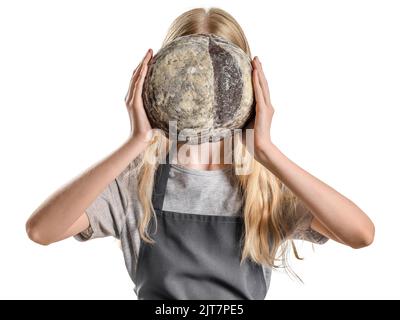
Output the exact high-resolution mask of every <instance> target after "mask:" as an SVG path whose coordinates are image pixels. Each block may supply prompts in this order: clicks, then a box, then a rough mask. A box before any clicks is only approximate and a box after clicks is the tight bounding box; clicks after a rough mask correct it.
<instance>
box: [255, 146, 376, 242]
mask: <svg viewBox="0 0 400 320" xmlns="http://www.w3.org/2000/svg"><path fill="white" fill-rule="evenodd" d="M258 161H259V162H260V163H262V164H263V165H264V166H265V167H266V168H268V169H269V170H270V171H271V172H272V173H273V174H275V175H276V176H277V177H278V178H279V179H280V180H281V181H282V182H283V183H284V184H285V185H286V186H287V187H288V188H289V189H290V190H291V191H292V192H293V193H294V194H295V195H296V196H297V197H298V198H299V199H301V200H302V201H303V202H304V203H305V204H306V205H307V207H308V208H309V209H310V210H311V212H312V214H313V215H314V216H315V217H316V218H317V219H318V220H319V222H320V223H321V224H322V225H323V226H324V227H325V228H326V229H328V230H329V232H331V233H332V234H334V235H335V236H336V237H337V238H339V239H340V240H342V242H343V243H345V244H347V245H350V246H352V247H362V246H364V245H366V244H368V243H370V238H371V234H372V237H373V233H374V225H373V223H372V222H371V220H370V219H369V217H368V216H367V215H366V214H365V213H364V212H363V211H362V210H361V209H360V208H359V207H357V205H355V204H354V203H353V202H352V201H351V200H349V199H348V198H346V197H345V196H343V195H341V194H340V193H339V192H337V191H336V190H334V189H333V188H332V187H330V186H328V185H327V184H325V183H324V182H322V181H321V180H319V179H318V178H316V177H314V176H313V175H311V174H310V173H308V172H307V171H305V170H304V169H302V168H300V167H299V166H298V165H296V164H295V163H294V162H293V161H291V160H290V159H288V158H287V157H286V156H285V155H284V154H283V153H282V152H281V151H280V150H279V149H278V148H277V147H276V146H275V145H273V144H272V143H270V144H268V146H266V147H264V148H263V150H262V151H261V152H260V153H259V156H258Z"/></svg>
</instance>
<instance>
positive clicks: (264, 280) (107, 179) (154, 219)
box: [27, 8, 374, 299]
mask: <svg viewBox="0 0 400 320" xmlns="http://www.w3.org/2000/svg"><path fill="white" fill-rule="evenodd" d="M198 33H213V34H215V35H218V36H221V37H223V38H225V39H226V40H228V41H230V42H232V43H233V44H235V45H237V46H239V47H240V48H242V49H243V50H244V51H245V52H246V53H247V54H248V55H249V56H250V57H251V54H250V49H249V46H248V43H247V40H246V38H245V35H244V33H243V31H242V29H241V27H240V26H239V24H238V23H237V22H236V21H235V19H234V18H233V17H232V16H230V15H229V14H228V13H227V12H225V11H223V10H221V9H215V8H212V9H210V10H204V9H193V10H190V11H188V12H185V13H184V14H182V15H181V16H179V17H178V18H177V19H176V20H175V21H174V22H173V24H172V26H171V27H170V30H169V32H168V34H167V37H166V39H165V41H164V45H166V44H167V43H169V42H171V41H172V40H174V39H175V38H177V37H180V36H184V35H190V34H198ZM151 58H152V51H151V50H149V51H148V52H147V53H146V55H145V57H144V59H143V61H142V62H141V64H140V65H139V66H138V67H137V68H136V70H135V72H134V74H133V76H132V79H131V83H130V86H129V90H128V93H127V95H126V97H125V101H126V105H127V108H128V111H129V116H130V120H131V134H130V136H129V138H128V139H127V140H126V141H125V142H124V143H123V144H122V145H121V146H120V147H119V148H118V149H117V150H116V151H115V152H113V153H112V154H111V155H109V156H108V157H106V158H105V159H104V160H102V161H100V162H99V163H98V164H96V165H94V166H93V167H91V168H90V169H89V170H87V171H86V172H84V173H83V174H82V175H81V176H79V177H78V178H76V179H75V180H73V181H72V182H71V183H69V184H68V185H66V186H65V187H63V188H61V189H60V190H59V191H58V192H56V193H55V194H54V195H52V196H51V197H50V198H49V199H48V200H47V201H45V202H44V203H43V204H42V205H41V206H40V207H39V208H38V209H37V210H36V211H35V212H34V213H33V214H32V216H31V217H30V218H29V220H28V221H27V233H28V235H29V237H30V239H31V240H33V241H35V242H37V243H39V244H43V245H48V244H50V243H53V242H56V241H60V240H62V239H65V238H68V237H71V236H75V238H76V239H78V240H82V241H83V240H88V239H93V238H98V237H105V236H114V237H116V238H118V239H120V240H121V245H122V250H123V254H124V257H125V262H126V267H127V269H128V272H129V274H130V276H131V278H132V280H133V282H134V284H135V288H136V293H137V295H138V298H139V299H264V298H265V295H266V293H267V290H268V287H269V281H270V276H271V269H272V268H273V267H276V266H277V265H278V264H279V265H280V266H283V267H285V268H286V269H287V270H290V269H289V266H288V265H287V262H286V255H287V253H288V252H289V248H290V245H292V247H293V250H294V253H295V255H296V256H297V252H296V249H295V246H294V243H293V241H292V240H293V239H304V240H307V241H311V242H314V243H320V244H322V243H325V242H326V241H327V240H328V239H333V240H335V241H337V242H340V243H342V244H345V245H348V246H350V247H352V248H362V247H365V246H368V245H369V244H371V243H372V241H373V238H374V225H373V223H372V222H371V220H370V219H369V218H368V216H367V215H366V214H365V213H364V212H363V211H362V210H361V209H360V208H358V207H357V206H356V205H355V204H354V203H353V202H352V201H350V200H349V199H347V198H346V197H344V196H343V195H341V194H340V193H338V192H337V191H335V190H334V189H332V188H331V187H330V186H328V185H326V184H325V183H324V182H322V181H320V180H319V179H317V178H316V177H314V176H312V175H311V174H309V173H308V172H306V171H305V170H303V169H302V168H300V167H299V166H298V165H296V164H295V163H293V162H292V161H291V160H290V159H288V158H287V157H286V156H285V155H284V154H283V153H282V152H281V151H280V150H279V148H278V147H277V146H276V145H274V143H273V142H272V141H271V137H270V126H271V121H272V116H273V113H274V109H273V107H272V104H271V101H270V95H269V90H268V84H267V81H266V79H265V76H264V73H263V69H262V65H261V62H260V60H259V59H258V58H257V57H256V58H254V59H253V60H252V65H253V74H252V76H253V78H252V80H253V87H254V93H255V99H256V117H255V120H254V121H253V123H252V125H251V126H252V128H254V150H253V151H254V152H253V151H252V152H251V153H252V154H254V157H253V156H251V155H250V152H248V151H251V150H248V151H246V149H245V148H242V147H243V145H245V141H243V143H242V141H236V142H237V143H236V144H235V148H234V150H233V151H234V152H235V156H234V163H233V165H230V164H226V163H212V161H211V159H212V154H213V153H214V154H215V153H221V152H224V150H225V149H226V148H227V145H226V144H224V141H220V142H214V143H203V144H200V145H190V146H187V145H185V148H186V150H187V151H189V155H188V156H186V158H185V159H182V158H181V157H178V156H177V154H172V156H173V157H172V159H173V161H174V162H176V163H166V164H160V162H161V161H162V160H163V158H162V156H161V155H164V154H165V152H166V151H168V150H169V148H170V142H169V141H168V139H167V138H166V137H165V136H163V135H162V134H161V133H160V132H159V131H155V130H152V128H151V126H150V124H149V121H148V119H147V116H146V113H145V111H144V108H143V101H142V87H143V82H144V78H145V76H146V73H147V68H148V63H149V61H150V60H151ZM183 146H184V145H182V144H180V145H178V154H179V148H182V147H183ZM243 150H244V151H245V152H241V151H243ZM207 151H211V152H209V159H208V160H209V161H208V163H203V162H200V161H199V160H198V159H199V155H200V154H204V152H207ZM168 158H169V157H167V159H168ZM151 159H155V160H156V161H150V160H151ZM240 166H247V167H248V168H250V169H251V170H249V173H248V174H246V175H236V174H235V172H236V169H237V168H238V167H240Z"/></svg>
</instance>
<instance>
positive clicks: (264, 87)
mask: <svg viewBox="0 0 400 320" xmlns="http://www.w3.org/2000/svg"><path fill="white" fill-rule="evenodd" d="M256 62H257V69H258V70H259V79H260V85H261V88H262V91H263V95H264V100H265V102H266V103H267V104H269V102H270V95H269V86H268V82H267V78H266V77H265V74H264V70H263V68H262V65H261V61H260V59H259V58H258V57H256Z"/></svg>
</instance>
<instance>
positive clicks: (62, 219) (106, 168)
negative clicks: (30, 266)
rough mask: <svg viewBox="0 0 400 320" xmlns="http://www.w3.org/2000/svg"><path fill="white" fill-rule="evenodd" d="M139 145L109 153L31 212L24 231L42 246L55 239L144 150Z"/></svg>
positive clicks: (134, 142)
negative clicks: (39, 239) (34, 236)
mask: <svg viewBox="0 0 400 320" xmlns="http://www.w3.org/2000/svg"><path fill="white" fill-rule="evenodd" d="M143 144H144V142H143V141H141V140H137V139H133V138H130V139H128V140H127V141H126V142H125V143H124V144H123V145H122V146H121V147H119V148H118V149H117V150H116V151H114V152H113V153H112V154H110V155H109V156H107V157H106V158H105V159H103V160H102V161H100V162H98V163H97V164H95V165H94V166H92V167H91V168H89V169H87V170H86V171H85V172H83V173H82V174H81V175H79V176H78V177H77V178H75V179H74V180H73V181H71V182H69V183H68V184H66V185H65V186H63V187H62V188H60V189H59V190H58V191H56V192H55V193H54V194H53V195H52V196H50V197H49V198H48V199H47V200H46V201H45V202H44V203H43V204H42V205H41V206H40V207H39V208H38V209H36V210H35V212H34V213H33V214H32V216H31V217H30V219H29V220H28V223H27V228H28V229H29V228H31V229H34V232H35V233H38V234H40V238H41V242H43V243H51V242H53V241H57V240H59V238H60V236H61V235H62V234H64V233H65V231H66V230H67V229H68V228H70V227H71V225H72V224H73V223H74V222H75V221H77V220H78V219H79V218H80V216H81V215H82V214H83V213H84V211H85V210H86V208H87V207H89V206H90V204H91V203H92V202H93V201H94V200H95V199H96V197H97V196H98V195H99V194H100V193H101V192H102V191H103V190H104V189H105V188H106V187H107V185H108V184H109V183H111V182H112V180H113V179H115V178H116V177H117V176H118V175H119V174H120V173H121V172H122V171H123V170H124V169H125V168H126V167H127V166H128V165H129V163H130V162H131V161H133V160H134V159H135V158H136V157H137V156H138V155H139V153H140V152H141V151H142V150H143V149H144V147H145V145H143ZM30 231H31V232H32V230H30ZM28 232H29V230H28Z"/></svg>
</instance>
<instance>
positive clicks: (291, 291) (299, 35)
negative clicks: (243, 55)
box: [0, 0, 400, 299]
mask: <svg viewBox="0 0 400 320" xmlns="http://www.w3.org/2000/svg"><path fill="white" fill-rule="evenodd" d="M198 6H206V7H208V6H217V7H221V8H223V9H225V10H227V11H228V12H230V13H231V14H232V15H233V16H234V17H236V19H237V20H238V21H239V23H241V25H242V27H243V28H244V30H245V32H246V34H247V36H248V39H249V42H250V46H251V49H252V52H253V54H254V55H258V56H259V57H260V59H261V61H262V62H263V65H264V66H265V67H264V68H265V71H266V74H267V78H268V80H269V83H270V89H271V97H272V101H273V104H274V107H275V110H276V111H275V116H274V123H273V132H272V134H273V140H274V142H275V144H277V145H278V146H279V147H280V148H281V149H282V150H283V151H284V152H285V153H286V154H287V155H288V156H289V157H290V158H291V159H292V160H294V161H295V162H297V163H298V164H299V165H301V166H302V167H304V168H305V169H306V170H309V171H310V172H311V173H313V174H314V175H316V176H317V177H319V178H320V179H322V180H323V181H325V182H327V183H328V184H330V185H331V186H333V187H334V188H336V189H337V190H338V191H340V192H342V193H343V194H345V195H346V196H347V197H349V198H350V199H352V200H353V201H354V202H356V203H357V204H358V205H359V206H360V207H361V208H362V209H363V210H364V211H365V212H366V213H367V214H368V215H370V217H371V218H372V219H373V221H374V222H375V225H376V238H375V242H374V243H373V245H372V246H370V247H368V248H365V249H361V250H353V249H351V248H348V247H345V246H343V245H340V244H337V243H334V242H333V241H329V242H328V243H327V244H325V245H323V246H315V252H313V251H312V249H311V245H310V244H309V243H304V244H303V246H302V247H301V248H300V250H301V253H302V254H303V256H305V260H304V261H302V262H296V261H295V260H293V267H294V269H295V270H296V271H297V272H298V273H299V275H300V276H301V277H302V278H303V280H304V282H305V284H304V285H301V284H299V283H297V282H295V281H293V280H291V279H289V278H288V277H287V276H286V275H285V274H281V273H275V274H274V275H273V279H272V283H271V288H270V291H269V293H268V296H267V298H268V299H280V298H287V299H299V298H300V299H328V298H334V299H341V298H344V299H349V298H352V299H366V298H382V299H383V298H400V294H399V289H398V288H399V286H400V272H399V270H400V258H399V246H398V241H399V240H398V234H399V222H400V218H399V216H400V210H399V207H398V199H399V186H398V182H399V178H400V175H399V170H398V164H399V163H400V152H399V141H398V140H399V137H400V129H399V120H400V117H399V115H400V111H399V108H400V97H399V94H400V92H399V82H400V62H399V61H400V59H399V57H400V47H399V30H400V19H398V17H399V13H400V10H399V9H400V8H399V6H398V2H396V1H377V0H376V1H365V0H363V1H317V0H315V1H310V0H303V1H282V0H281V1H250V0H246V1H241V2H239V1H235V2H234V1H171V0H169V1H155V0H152V1H141V2H139V1H1V2H0V40H1V42H0V46H1V49H0V139H1V151H2V152H1V158H0V159H1V167H0V170H1V172H0V174H1V175H0V179H1V180H0V188H1V189H0V199H1V224H0V225H1V231H0V247H1V250H0V298H39V299H41V298H55V299H58V298H108V299H114V298H120V299H133V298H134V294H133V285H132V283H131V282H130V279H129V276H128V273H127V272H126V270H125V266H124V262H123V258H122V254H121V252H120V250H119V249H118V246H117V243H116V241H115V240H113V239H111V238H107V239H100V240H93V241H89V242H88V243H84V244H82V243H79V242H77V241H75V240H72V239H69V240H66V241H64V242H61V243H57V244H53V245H51V246H49V247H41V246H38V245H36V244H34V243H32V242H30V241H29V240H28V238H27V236H26V235H25V230H24V229H25V226H24V224H25V221H26V219H27V218H28V216H29V215H30V214H31V212H32V211H33V210H34V209H35V208H36V207H37V206H38V205H39V204H40V202H41V201H42V200H44V199H45V198H46V197H47V196H48V195H49V194H50V193H51V192H53V191H54V190H55V189H56V188H58V187H59V186H61V185H62V184H64V183H65V182H67V181H69V180H70V179H72V178H73V177H74V176H76V175H77V174H78V173H80V172H81V171H82V170H83V169H85V168H87V167H88V166H90V165H91V164H93V163H94V162H97V161H98V160H100V159H101V158H103V157H104V156H105V155H107V154H108V153H109V152H112V151H113V150H114V149H116V148H117V147H118V146H119V145H120V144H121V143H122V142H123V141H125V139H126V138H127V136H128V133H129V121H128V116H127V113H126V110H125V105H124V96H125V93H126V90H127V87H128V83H129V80H130V77H131V73H132V70H133V69H134V67H135V66H136V65H137V64H138V62H139V60H140V59H141V58H142V57H143V55H144V54H145V51H146V50H147V49H148V48H149V47H151V48H153V49H154V50H155V51H157V50H158V49H159V48H160V45H161V42H162V40H163V37H164V35H165V33H166V31H167V28H168V26H169V24H170V23H171V22H172V20H173V19H174V18H175V17H176V16H177V15H179V14H180V13H182V12H183V11H185V10H187V9H191V8H192V7H198Z"/></svg>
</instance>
